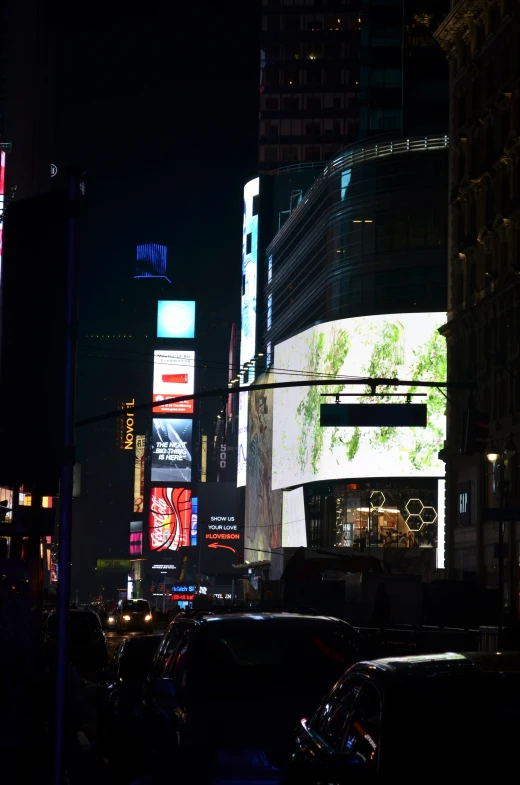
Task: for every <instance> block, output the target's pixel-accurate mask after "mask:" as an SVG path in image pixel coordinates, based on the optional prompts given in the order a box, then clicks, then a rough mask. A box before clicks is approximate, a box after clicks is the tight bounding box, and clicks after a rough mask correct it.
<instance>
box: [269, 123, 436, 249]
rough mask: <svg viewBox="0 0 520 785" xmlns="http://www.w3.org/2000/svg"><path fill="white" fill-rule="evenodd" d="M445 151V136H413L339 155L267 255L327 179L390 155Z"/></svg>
mask: <svg viewBox="0 0 520 785" xmlns="http://www.w3.org/2000/svg"><path fill="white" fill-rule="evenodd" d="M448 147H449V137H448V136H447V134H444V135H443V136H417V137H409V138H405V139H391V140H389V141H384V142H375V143H372V144H363V145H359V146H356V147H352V148H350V149H348V150H344V151H343V152H341V153H339V155H336V156H335V157H334V158H332V160H331V161H329V163H328V164H327V165H326V166H325V168H324V169H323V172H322V173H321V174H320V175H319V177H317V178H316V180H315V181H314V183H313V184H312V185H311V187H310V188H309V190H308V191H307V192H306V194H305V196H304V198H303V199H302V201H301V202H300V204H299V205H298V207H297V208H296V209H295V210H294V211H293V213H292V214H291V215H290V217H289V218H288V219H287V221H286V222H285V223H284V225H283V226H282V227H281V229H280V231H279V232H278V233H277V235H276V236H275V237H274V239H273V240H272V242H271V243H270V245H269V248H268V251H269V249H270V248H271V247H272V246H273V244H274V243H275V242H277V241H278V240H279V239H280V237H283V236H284V235H285V234H286V233H287V231H289V229H290V227H291V226H292V225H293V224H294V222H295V221H297V220H298V217H297V216H298V215H299V214H300V213H301V212H302V211H303V210H304V209H305V207H306V205H307V204H308V203H309V202H310V201H312V200H314V197H315V195H317V193H318V192H319V190H320V188H321V187H322V186H323V184H324V183H325V182H326V181H327V180H328V179H329V178H330V177H334V176H335V175H337V174H338V173H340V172H343V171H345V170H346V169H351V168H352V167H353V166H357V165H359V164H362V163H365V162H366V161H374V160H376V159H380V158H387V157H389V156H393V155H403V154H406V153H418V152H421V151H423V150H430V151H431V150H442V149H447V148H448Z"/></svg>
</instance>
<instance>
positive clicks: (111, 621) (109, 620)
mask: <svg viewBox="0 0 520 785" xmlns="http://www.w3.org/2000/svg"><path fill="white" fill-rule="evenodd" d="M108 623H109V624H113V623H114V617H113V616H109V617H108Z"/></svg>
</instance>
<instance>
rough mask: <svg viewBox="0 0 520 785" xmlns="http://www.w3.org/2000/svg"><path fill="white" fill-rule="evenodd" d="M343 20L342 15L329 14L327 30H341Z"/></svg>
mask: <svg viewBox="0 0 520 785" xmlns="http://www.w3.org/2000/svg"><path fill="white" fill-rule="evenodd" d="M341 29H342V22H341V17H340V16H329V17H328V18H327V30H341Z"/></svg>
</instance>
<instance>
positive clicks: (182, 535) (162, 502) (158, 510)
mask: <svg viewBox="0 0 520 785" xmlns="http://www.w3.org/2000/svg"><path fill="white" fill-rule="evenodd" d="M148 526H149V534H150V550H152V551H166V550H172V551H178V550H179V548H180V547H181V546H184V545H189V544H190V534H191V490H190V489H188V488H167V487H158V488H152V490H151V495H150V514H149V523H148Z"/></svg>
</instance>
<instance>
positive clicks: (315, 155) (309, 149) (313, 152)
mask: <svg viewBox="0 0 520 785" xmlns="http://www.w3.org/2000/svg"><path fill="white" fill-rule="evenodd" d="M305 160H306V161H320V160H321V147H320V146H319V145H313V146H311V145H307V146H306V147H305Z"/></svg>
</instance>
